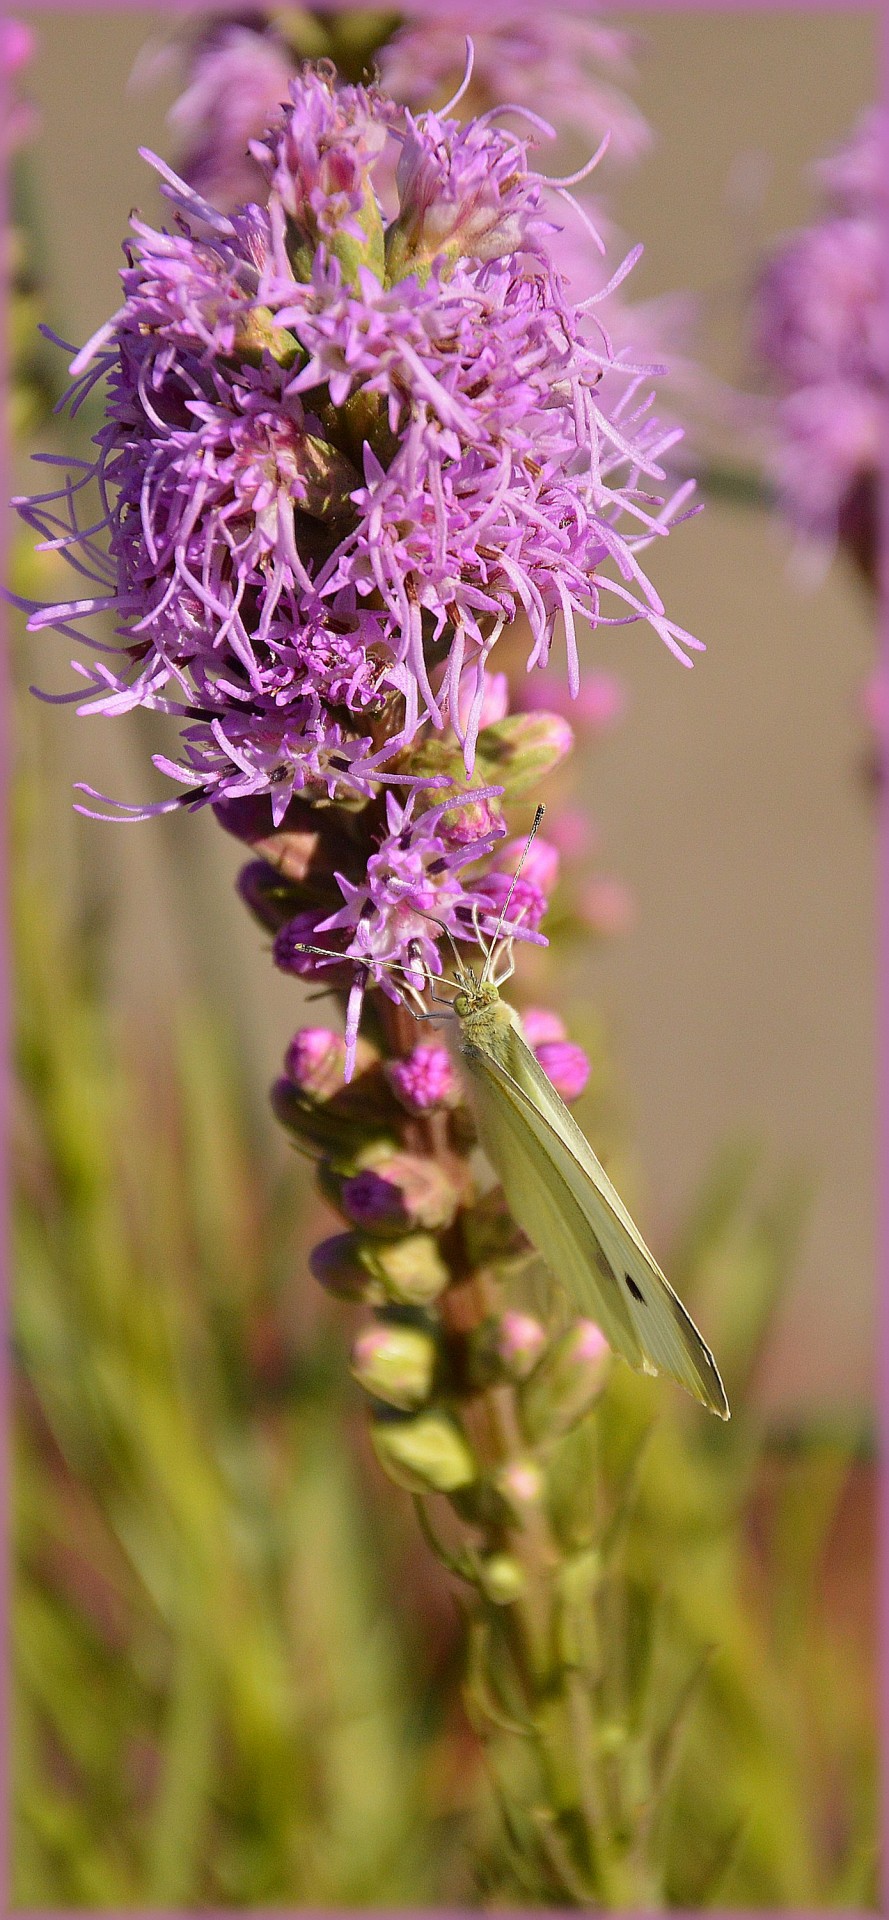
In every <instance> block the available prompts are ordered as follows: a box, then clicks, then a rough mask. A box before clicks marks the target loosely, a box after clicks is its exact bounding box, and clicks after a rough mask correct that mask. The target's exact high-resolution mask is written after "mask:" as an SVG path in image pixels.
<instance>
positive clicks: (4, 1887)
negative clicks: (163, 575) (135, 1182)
mask: <svg viewBox="0 0 889 1920" xmlns="http://www.w3.org/2000/svg"><path fill="white" fill-rule="evenodd" d="M480 4H482V5H483V0H480ZM600 4H601V0H600ZM146 10H148V9H146V5H145V0H106V4H105V5H102V4H98V5H97V4H96V0H20V4H18V5H16V6H15V7H14V9H7V8H6V7H3V8H2V14H3V15H5V14H6V13H7V12H12V11H14V12H15V14H16V16H18V17H20V18H22V19H28V18H29V17H30V16H32V15H34V16H37V17H38V18H39V16H40V15H41V14H44V13H63V12H64V13H102V12H109V13H117V12H131V11H133V12H135V11H140V12H141V11H146ZM156 10H157V11H161V9H159V8H158V9H156ZM602 10H603V11H609V12H613V13H616V14H619V13H622V12H624V11H627V12H633V13H708V14H709V13H743V14H750V13H794V14H795V13H800V14H811V13H819V14H820V13H835V14H842V13H855V14H861V15H867V14H873V15H874V16H875V17H876V18H877V19H878V20H879V19H880V15H881V13H882V34H881V48H880V96H881V98H882V101H883V103H884V105H885V106H887V108H889V5H887V4H886V0H884V3H883V6H882V8H881V7H880V5H879V4H877V5H862V4H860V3H859V0H744V4H739V0H635V3H634V4H632V5H631V6H629V7H627V8H624V7H621V6H620V5H617V4H612V0H605V4H604V6H602ZM163 11H166V12H169V13H183V14H184V13H192V12H195V11H198V8H197V7H196V6H195V5H194V4H193V0H168V4H167V6H166V7H165V8H164V9H163ZM4 107H5V100H4V98H3V95H2V91H0V125H2V123H3V110H4ZM884 138H885V153H884V161H885V177H886V180H887V183H889V116H887V125H886V131H885V136H884ZM6 224H7V181H6V176H5V168H2V164H0V234H2V233H5V231H6ZM886 260H887V298H889V202H887V219H886ZM7 346H8V343H7V333H6V311H5V306H4V307H3V309H2V312H0V392H5V390H6V379H7V365H8V357H7ZM5 426H6V422H5V418H4V420H3V424H2V427H0V470H3V469H5V467H6V465H7V460H8V449H7V444H6V437H5ZM7 491H8V490H7ZM882 536H883V537H882V562H881V580H882V608H881V655H880V657H881V661H882V666H883V670H884V672H885V674H886V676H887V678H889V412H887V419H886V439H885V443H884V487H883V498H882ZM6 548H7V533H6V523H5V521H4V523H3V529H2V532H0V567H2V562H3V561H4V560H5V557H6ZM5 672H6V667H5V659H4V661H3V664H2V666H0V798H3V799H5V796H6V789H7V768H8V737H7V715H6V702H5V700H4V699H3V697H2V695H3V693H4V692H5ZM880 829H881V831H880V858H879V868H878V873H879V879H878V889H879V926H880V958H881V962H882V977H881V989H882V990H881V995H880V1021H879V1047H880V1088H881V1099H880V1117H879V1160H878V1166H879V1179H880V1194H879V1216H880V1235H879V1247H880V1255H879V1274H880V1302H879V1326H880V1334H879V1376H878V1377H879V1412H880V1422H879V1431H880V1445H881V1458H882V1460H883V1462H885V1460H886V1458H887V1456H889V782H884V784H883V788H882V796H881V811H880ZM6 861H7V847H6V841H5V839H4V840H3V842H2V851H0V872H2V879H3V881H4V882H5V880H6V872H7V866H6ZM3 892H4V897H5V895H6V888H5V884H4V888H3ZM4 924H5V923H4ZM9 1031H10V1022H9V979H8V956H7V951H6V946H5V941H4V939H3V935H2V933H0V1051H2V1057H3V1059H4V1060H5V1059H7V1058H8V1052H9ZM4 1085H5V1083H4ZM6 1126H7V1112H6V1104H5V1099H4V1103H3V1108H2V1133H3V1138H4V1141H5V1136H6ZM7 1165H8V1159H7V1156H6V1154H5V1153H3V1155H2V1166H3V1168H4V1169H5V1168H6V1166H7ZM0 1192H2V1198H0V1214H2V1221H3V1227H4V1240H3V1246H4V1251H5V1247H6V1246H7V1245H8V1239H7V1236H6V1232H5V1229H6V1226H7V1219H8V1189H7V1184H6V1181H5V1179H4V1180H3V1184H2V1190H0ZM0 1284H2V1292H0V1308H2V1309H3V1323H4V1325H7V1324H8V1320H7V1317H6V1313H5V1308H6V1304H7V1287H6V1263H5V1260H3V1262H2V1271H0ZM0 1406H2V1408H3V1410H4V1412H5V1413H6V1414H7V1416H8V1412H9V1409H10V1368H9V1355H8V1346H7V1343H6V1341H3V1342H2V1343H0ZM8 1522H9V1422H8V1418H7V1419H6V1420H5V1421H4V1425H3V1429H2V1439H0V1540H2V1543H3V1545H2V1555H3V1559H2V1585H0V1592H2V1600H0V1606H2V1621H3V1630H4V1631H3V1652H4V1654H5V1651H6V1635H7V1622H8V1619H9V1606H8V1596H9V1584H10V1577H11V1567H10V1559H9V1551H8V1541H9V1524H8ZM879 1573H880V1610H879V1621H880V1640H881V1686H880V1724H881V1728H882V1735H883V1742H882V1744H883V1781H882V1797H881V1811H882V1822H881V1825H882V1833H883V1839H884V1854H885V1853H886V1852H887V1851H889V1849H887V1848H886V1844H885V1843H886V1838H887V1836H889V1474H887V1472H886V1470H885V1465H884V1467H883V1471H882V1473H881V1475H880V1495H879ZM7 1674H8V1668H7V1662H6V1660H5V1658H3V1659H0V1719H2V1726H3V1731H4V1738H3V1740H2V1745H0V1903H2V1906H0V1911H2V1914H3V1915H4V1916H5V1915H7V1914H8V1915H10V1916H13V1915H22V1916H24V1915H28V1916H31V1915H33V1916H34V1917H35V1920H71V1916H72V1915H74V1914H76V1915H77V1916H78V1920H108V1914H109V1912H110V1909H107V1908H102V1909H97V1910H95V1914H93V1913H92V1912H91V1911H90V1910H89V1909H87V1908H81V1907H78V1908H73V1907H64V1908H34V1907H29V1908H12V1907H11V1906H10V1905H9V1901H8V1886H9V1795H8V1780H9V1766H8V1746H7V1737H8V1733H9V1711H8V1688H7ZM882 1885H883V1904H882V1908H881V1909H878V1910H877V1911H882V1912H887V1911H889V1863H887V1861H886V1859H885V1858H884V1864H883V1881H882ZM128 1911H130V1912H132V1913H134V1914H138V1915H139V1917H140V1920H189V1916H191V1915H194V1914H196V1913H200V1914H201V1915H202V1916H203V1917H204V1920H214V1915H219V1916H220V1920H223V1917H225V1920H227V1916H229V1915H231V1914H233V1913H246V1914H251V1913H257V1914H262V1916H263V1920H288V1916H291V1915H294V1914H299V1915H300V1916H303V1917H304V1920H311V1916H312V1915H315V1914H317V1915H318V1916H319V1917H320V1920H323V1916H325V1915H329V1914H333V1913H336V1914H338V1915H340V1916H341V1920H364V1916H366V1915H367V1914H368V1913H374V1914H377V1915H379V1916H381V1920H382V1916H385V1915H386V1914H387V1913H389V1912H391V1914H392V1920H406V1916H407V1915H408V1914H409V1913H410V1912H411V1911H414V1912H417V1913H421V1914H423V1915H424V1916H425V1920H456V1915H457V1914H458V1913H463V1912H468V1911H474V1910H469V1909H457V1908H443V1907H440V1908H435V1907H424V1908H418V1909H409V1908H398V1909H391V1910H390V1909H385V1908H367V1907H363V1908H333V1907H324V1908H312V1907H249V1908H233V1907H227V1908H217V1909H213V1908H205V1907H202V1908H188V1909H169V1908H157V1907H139V1908H132V1909H129V1910H128ZM504 1911H505V1912H508V1913H509V1914H510V1915H511V1916H512V1920H533V1916H536V1915H539V1914H540V1913H542V1912H550V1913H556V1912H560V1911H565V1912H566V1913H567V1912H569V1911H571V1912H573V1911H575V1909H565V1910H561V1909H555V1908H549V1909H544V1908H540V1907H535V1908H529V1909H522V1908H518V1907H510V1908H509V1909H504ZM674 1911H675V1910H674ZM698 1911H705V1910H704V1909H700V1910H698ZM709 1911H711V1912H714V1911H715V1910H712V1909H711V1910H709ZM745 1911H751V1912H755V1913H756V1914H757V1915H764V1914H765V1913H767V1912H768V1911H770V1909H767V1908H756V1909H750V1910H745ZM774 1911H776V1912H779V1913H781V1914H782V1915H784V1916H786V1920H807V1915H808V1910H803V1909H797V1908H789V1907H782V1908H779V1909H775V1910H774ZM874 1911H875V1910H874V1909H867V1910H864V1911H863V1910H859V1909H842V1910H841V1909H837V1908H834V1909H824V1908H821V1909H819V1910H818V1912H819V1914H824V1913H825V1912H833V1913H834V1914H836V1915H837V1916H838V1920H839V1916H840V1914H841V1913H842V1920H870V1916H871V1915H872V1914H873V1912H874ZM677 1920H679V1916H678V1915H677ZM715 1920H729V1914H728V1910H722V1911H721V1913H720V1914H718V1915H715ZM812 1920H815V1916H814V1915H813V1916H812Z"/></svg>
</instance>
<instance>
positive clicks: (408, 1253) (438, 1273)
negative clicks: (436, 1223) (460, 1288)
mask: <svg viewBox="0 0 889 1920" xmlns="http://www.w3.org/2000/svg"><path fill="white" fill-rule="evenodd" d="M347 1237H348V1236H347ZM360 1259H361V1262H362V1265H363V1266H364V1268H365V1270H366V1271H367V1273H369V1274H371V1275H372V1276H373V1279H374V1280H375V1281H376V1282H377V1283H378V1285H379V1286H380V1287H381V1288H382V1291H383V1292H384V1293H385V1294H386V1296H387V1298H388V1299H389V1300H394V1301H395V1302H397V1303H398V1304H399V1305H402V1306H414V1307H425V1306H428V1304H429V1302H430V1301H432V1300H437V1299H438V1296H439V1294H441V1293H444V1290H445V1287H446V1286H447V1285H448V1282H449V1280H450V1277H451V1276H450V1273H449V1271H448V1268H447V1266H446V1265H445V1262H444V1260H443V1259H442V1256H441V1253H440V1252H439V1248H438V1242H437V1240H436V1239H435V1238H434V1235H433V1234H431V1233H407V1234H405V1235H404V1236H403V1238H402V1239H400V1240H374V1241H367V1242H365V1243H364V1244H363V1245H362V1248H361V1253H360Z"/></svg>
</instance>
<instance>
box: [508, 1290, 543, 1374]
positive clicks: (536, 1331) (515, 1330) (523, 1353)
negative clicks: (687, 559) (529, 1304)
mask: <svg viewBox="0 0 889 1920" xmlns="http://www.w3.org/2000/svg"><path fill="white" fill-rule="evenodd" d="M496 1324H497V1351H498V1353H499V1355H500V1358H501V1360H502V1362H503V1366H504V1368H505V1370H506V1372H507V1373H508V1374H509V1375H510V1378H511V1379H513V1380H526V1379H527V1377H528V1375H529V1373H531V1372H533V1370H534V1368H535V1367H536V1365H537V1362H538V1360H539V1359H540V1355H541V1354H542V1352H543V1349H544V1347H545V1346H546V1333H545V1331H544V1329H543V1327H542V1326H541V1325H540V1321H539V1320H532V1318H531V1315H530V1314H529V1313H518V1312H516V1310H515V1308H513V1307H510V1308H509V1309H508V1310H507V1312H506V1313H504V1314H503V1315H501V1318H500V1320H499V1321H498V1322H497V1323H496Z"/></svg>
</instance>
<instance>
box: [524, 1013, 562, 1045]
mask: <svg viewBox="0 0 889 1920" xmlns="http://www.w3.org/2000/svg"><path fill="white" fill-rule="evenodd" d="M522 1032H523V1034H524V1036H525V1039H526V1040H527V1042H528V1045H529V1047H533V1049H534V1052H535V1053H536V1052H537V1049H538V1047H541V1046H543V1045H544V1043H545V1042H546V1041H548V1040H566V1039H567V1037H568V1029H567V1027H566V1026H565V1022H564V1020H560V1019H559V1016H558V1014H557V1013H551V1012H550V1010H549V1008H548V1007H525V1009H524V1011H523V1013H522Z"/></svg>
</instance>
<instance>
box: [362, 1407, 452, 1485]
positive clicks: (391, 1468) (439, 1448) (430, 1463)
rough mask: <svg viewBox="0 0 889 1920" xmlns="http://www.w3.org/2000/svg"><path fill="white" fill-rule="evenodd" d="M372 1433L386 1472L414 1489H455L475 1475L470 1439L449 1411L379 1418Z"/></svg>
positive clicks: (375, 1449)
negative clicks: (409, 1416)
mask: <svg viewBox="0 0 889 1920" xmlns="http://www.w3.org/2000/svg"><path fill="white" fill-rule="evenodd" d="M370 1434H371V1440H372V1441H373V1447H374V1452H375V1453H376V1456H377V1459H378V1460H379V1462H380V1466H381V1467H382V1468H383V1470H384V1472H385V1473H387V1474H388V1475H389V1478H390V1480H394V1481H395V1482H396V1485H397V1486H399V1487H407V1488H408V1490H409V1492H411V1493H453V1492H455V1490H456V1489H457V1488H458V1487H466V1486H469V1484H470V1482H471V1481H473V1480H474V1479H475V1477H476V1473H477V1468H476V1463H475V1459H474V1457H473V1454H472V1452H471V1450H470V1447H469V1443H468V1441H467V1440H466V1438H465V1436H464V1434H463V1433H462V1432H461V1429H460V1428H459V1427H458V1425H457V1422H456V1421H455V1420H452V1419H451V1418H450V1416H449V1415H448V1414H446V1413H420V1414H417V1415H416V1417H415V1418H413V1419H405V1420H393V1419H388V1420H387V1419H385V1418H379V1419H376V1420H375V1421H374V1422H373V1424H372V1426H371V1430H370Z"/></svg>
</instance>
